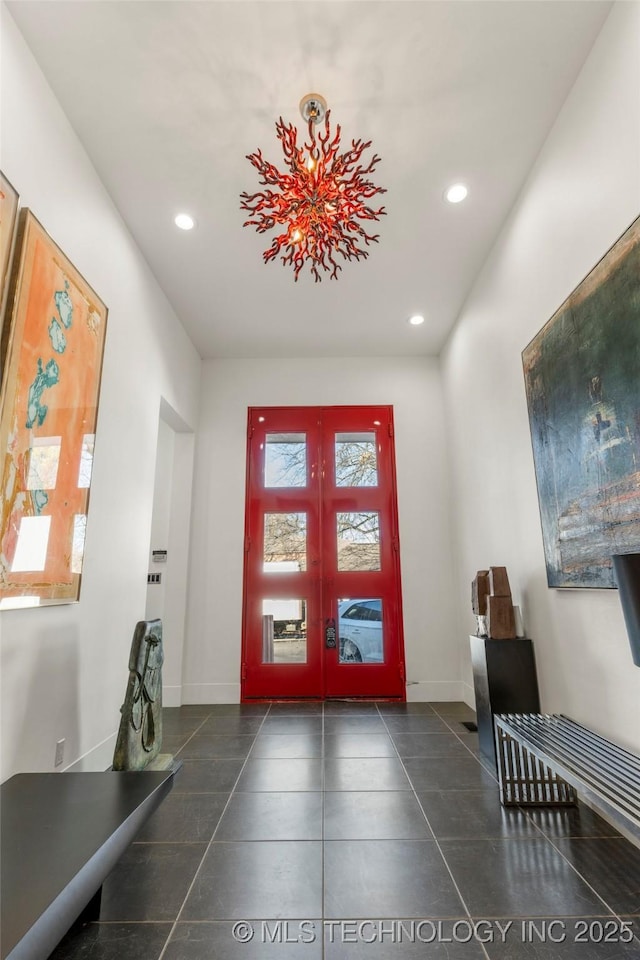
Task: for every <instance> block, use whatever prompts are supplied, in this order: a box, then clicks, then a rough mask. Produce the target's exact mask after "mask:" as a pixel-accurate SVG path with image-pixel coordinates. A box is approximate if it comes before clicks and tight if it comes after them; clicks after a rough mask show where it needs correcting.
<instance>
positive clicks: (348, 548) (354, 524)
mask: <svg viewBox="0 0 640 960" xmlns="http://www.w3.org/2000/svg"><path fill="white" fill-rule="evenodd" d="M336 526H337V535H338V570H342V571H344V570H380V514H379V513H377V512H371V513H338V514H336Z"/></svg>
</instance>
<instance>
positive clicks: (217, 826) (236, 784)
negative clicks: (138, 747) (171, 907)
mask: <svg viewBox="0 0 640 960" xmlns="http://www.w3.org/2000/svg"><path fill="white" fill-rule="evenodd" d="M270 712H271V704H269V709H268V710H267V711H266V713H265V714H264V716H263V718H262V722H261V723H260V726H259V727H258V729H257V731H256V733H255V734H254V741H253V744H252V745H251V749H250V750H249V753H248V754H247V756H246V757H245V759H244V763H243V764H242V767H241V768H240V772H239V773H238V776H237V777H236V779H235V782H234V784H233V787H232V788H231V791H230V793H229V799H228V800H227V802H226V803H225V805H224V807H223V809H222V813H221V814H220V816H219V818H218V822H217V824H216V826H215V830H214V831H213V834H212V836H211V839H210V840H209V842H208V843H207V846H206V848H205V851H204V853H203V854H202V859H201V860H200V863H199V864H198V866H197V867H196V871H195V873H194V875H193V878H192V880H191V883H190V884H189V887H188V889H187V892H186V894H185V896H184V899H183V901H182V903H181V905H180V907H179V909H178V912H177V914H176V918H175V920H174V921H173V923H172V925H171V929H170V931H169V934H168V936H167V939H166V940H165V943H164V946H163V948H162V950H161V951H160V953H159V955H158V960H163V957H164V955H165V953H166V952H167V948H168V946H169V944H170V942H171V938H172V936H173V934H174V931H175V929H176V927H177V926H178V923H179V921H180V915H181V913H182V911H183V910H184V907H185V904H186V902H187V900H188V899H189V896H190V894H191V891H192V890H193V887H194V884H195V882H196V880H197V878H198V874H199V873H200V870H201V869H202V865H203V863H204V861H205V859H206V856H207V854H208V853H209V850H210V849H211V845H212V843H213V842H214V840H215V836H216V833H217V832H218V828H219V826H220V824H221V822H222V818H223V817H224V815H225V813H226V811H227V807H228V806H229V804H230V803H231V798H232V797H233V795H234V793H235V791H236V787H237V786H238V782H239V780H240V777H241V776H242V773H243V771H244V768H245V767H246V765H247V762H248V760H249V757H250V756H251V751H252V750H253V747H254V746H255V741H256V739H257V737H258V736H259V734H260V731H261V730H262V727H263V726H264V722H265V720H266V719H267V717H268V716H269V713H270Z"/></svg>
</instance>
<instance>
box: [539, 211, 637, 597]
mask: <svg viewBox="0 0 640 960" xmlns="http://www.w3.org/2000/svg"><path fill="white" fill-rule="evenodd" d="M522 359H523V366H524V376H525V383H526V391H527V403H528V407H529V422H530V426H531V440H532V444H533V456H534V462H535V469H536V480H537V485H538V499H539V502H540V516H541V520H542V534H543V540H544V550H545V559H546V567H547V580H548V583H549V586H550V587H613V586H614V585H615V584H614V579H613V571H612V564H611V555H612V554H614V553H629V552H631V551H638V550H640V218H639V219H638V220H636V221H635V222H634V223H633V224H632V225H631V226H630V227H629V229H628V230H627V231H626V233H625V234H624V235H623V236H622V237H621V238H620V239H619V240H618V242H617V243H616V244H615V245H614V246H613V247H612V248H611V250H609V251H608V253H607V254H606V255H605V256H604V257H603V259H602V260H601V261H600V262H599V263H598V264H597V265H596V266H595V267H594V269H593V270H592V271H591V273H590V274H589V275H588V276H587V277H586V278H585V279H584V280H583V281H582V283H581V284H580V285H579V286H578V287H577V288H576V289H575V290H574V292H573V293H572V294H571V295H570V296H569V298H568V299H567V300H566V301H565V302H564V303H563V304H562V306H561V307H560V309H559V310H558V311H557V313H555V314H554V316H553V317H552V318H551V319H550V320H549V321H548V323H547V324H546V325H545V326H544V327H543V329H542V330H541V331H540V333H539V334H538V335H537V336H536V337H535V338H534V339H533V340H532V341H531V343H530V344H529V345H528V346H527V347H526V348H525V350H524V351H523V354H522Z"/></svg>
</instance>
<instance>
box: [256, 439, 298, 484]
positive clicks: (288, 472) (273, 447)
mask: <svg viewBox="0 0 640 960" xmlns="http://www.w3.org/2000/svg"><path fill="white" fill-rule="evenodd" d="M264 485H265V487H306V485H307V437H306V434H304V433H268V434H267V435H266V437H265V451H264Z"/></svg>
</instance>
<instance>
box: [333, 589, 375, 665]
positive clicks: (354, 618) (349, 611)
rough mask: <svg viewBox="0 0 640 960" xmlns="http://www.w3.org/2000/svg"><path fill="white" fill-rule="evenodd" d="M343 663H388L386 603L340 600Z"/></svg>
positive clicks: (360, 599) (340, 655)
mask: <svg viewBox="0 0 640 960" xmlns="http://www.w3.org/2000/svg"><path fill="white" fill-rule="evenodd" d="M338 655H339V662H340V663H384V639H383V629H382V600H379V599H371V598H369V597H363V598H359V597H356V598H351V599H344V600H338Z"/></svg>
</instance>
